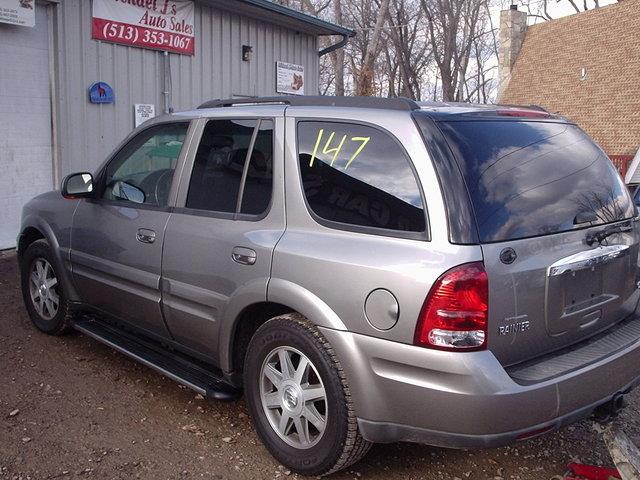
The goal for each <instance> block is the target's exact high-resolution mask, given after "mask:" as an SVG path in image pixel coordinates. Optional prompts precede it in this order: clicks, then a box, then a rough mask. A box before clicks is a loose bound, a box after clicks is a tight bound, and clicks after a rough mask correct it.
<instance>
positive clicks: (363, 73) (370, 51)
mask: <svg viewBox="0 0 640 480" xmlns="http://www.w3.org/2000/svg"><path fill="white" fill-rule="evenodd" d="M389 2H390V0H381V2H380V6H379V7H378V14H377V16H376V24H375V27H374V28H373V32H372V34H371V39H370V41H369V43H368V45H367V49H366V50H365V53H364V60H363V61H362V66H361V67H360V71H359V72H358V76H357V78H356V95H373V94H374V91H373V75H374V70H373V66H374V63H375V59H376V55H377V54H378V41H379V40H380V34H381V32H382V26H383V25H384V22H385V19H386V18H387V12H388V11H389Z"/></svg>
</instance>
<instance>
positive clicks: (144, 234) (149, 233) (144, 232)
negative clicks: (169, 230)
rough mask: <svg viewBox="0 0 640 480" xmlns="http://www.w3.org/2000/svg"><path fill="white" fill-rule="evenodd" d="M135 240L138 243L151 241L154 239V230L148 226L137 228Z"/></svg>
mask: <svg viewBox="0 0 640 480" xmlns="http://www.w3.org/2000/svg"><path fill="white" fill-rule="evenodd" d="M136 240H138V241H139V242H140V243H153V242H155V241H156V232H154V231H153V230H149V229H148V228H139V229H138V232H137V233H136Z"/></svg>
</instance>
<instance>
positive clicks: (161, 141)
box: [102, 123, 189, 206]
mask: <svg viewBox="0 0 640 480" xmlns="http://www.w3.org/2000/svg"><path fill="white" fill-rule="evenodd" d="M188 128H189V125H188V124H187V123H174V124H164V125H157V126H155V127H151V128H148V129H146V130H144V131H142V132H140V133H139V134H138V135H137V136H135V137H134V138H133V139H132V140H131V141H130V142H129V143H127V144H126V145H125V146H124V148H122V150H120V151H119V152H118V153H117V154H116V156H115V157H114V158H113V160H111V162H109V165H107V168H106V170H105V179H104V181H105V188H104V190H103V193H102V196H103V198H106V199H109V200H125V199H126V197H127V194H126V192H129V195H128V197H129V199H130V200H132V201H133V199H134V198H135V201H136V202H137V203H145V204H149V205H155V206H166V205H167V202H168V201H169V191H170V190H171V181H172V180H173V172H174V170H175V168H176V162H177V160H178V157H179V156H180V151H181V150H182V144H183V143H184V137H185V135H186V134H187V129H188ZM138 195H140V196H139V197H138ZM139 200H142V202H140V201H139Z"/></svg>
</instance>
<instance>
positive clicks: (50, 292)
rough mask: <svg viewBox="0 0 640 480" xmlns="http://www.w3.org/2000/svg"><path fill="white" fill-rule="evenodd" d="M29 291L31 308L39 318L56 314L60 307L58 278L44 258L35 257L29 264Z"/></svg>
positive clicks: (49, 318)
mask: <svg viewBox="0 0 640 480" xmlns="http://www.w3.org/2000/svg"><path fill="white" fill-rule="evenodd" d="M29 292H30V293H31V303H32V305H33V308H35V310H36V312H38V315H40V317H41V318H43V319H44V320H51V319H52V318H53V317H55V316H56V314H57V313H58V308H59V307H60V295H59V293H58V278H57V277H56V273H55V271H54V270H53V267H52V266H51V264H50V263H49V262H48V261H47V260H46V259H44V258H36V259H35V260H34V261H33V263H32V264H31V272H30V274H29Z"/></svg>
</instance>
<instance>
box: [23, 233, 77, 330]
mask: <svg viewBox="0 0 640 480" xmlns="http://www.w3.org/2000/svg"><path fill="white" fill-rule="evenodd" d="M54 265H55V261H54V258H53V252H52V251H51V247H50V246H49V244H48V243H47V241H46V240H37V241H35V242H33V243H32V244H31V245H29V247H28V248H27V250H26V251H25V252H24V254H23V256H22V261H21V263H20V277H21V287H22V297H23V299H24V304H25V307H26V308H27V312H28V313H29V317H31V321H32V322H33V324H34V325H35V326H36V327H37V328H38V329H39V330H40V331H42V332H44V333H48V334H49V335H62V334H63V333H66V332H68V331H69V330H70V328H71V322H72V311H71V307H70V304H69V302H68V301H67V297H66V295H65V292H64V289H63V287H62V283H61V282H60V278H59V276H58V272H57V271H56V269H55V267H54Z"/></svg>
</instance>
